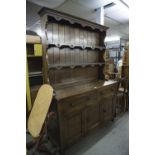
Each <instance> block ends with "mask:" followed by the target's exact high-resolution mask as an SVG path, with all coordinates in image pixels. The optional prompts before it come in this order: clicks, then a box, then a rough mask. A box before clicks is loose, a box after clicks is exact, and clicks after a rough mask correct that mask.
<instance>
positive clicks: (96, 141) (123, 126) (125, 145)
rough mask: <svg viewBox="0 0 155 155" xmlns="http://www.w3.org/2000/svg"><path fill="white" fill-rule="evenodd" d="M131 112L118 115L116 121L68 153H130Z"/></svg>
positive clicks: (83, 140)
mask: <svg viewBox="0 0 155 155" xmlns="http://www.w3.org/2000/svg"><path fill="white" fill-rule="evenodd" d="M128 154H129V114H128V113H127V112H126V113H124V114H122V115H120V116H117V118H116V119H115V121H114V122H110V123H109V124H108V125H106V127H103V128H100V129H98V130H95V131H94V132H93V133H91V134H90V135H88V136H86V137H85V138H84V139H82V140H80V142H78V143H76V144H74V145H73V146H72V147H70V148H69V149H68V150H66V155H128Z"/></svg>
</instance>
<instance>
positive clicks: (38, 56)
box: [27, 54, 42, 58]
mask: <svg viewBox="0 0 155 155" xmlns="http://www.w3.org/2000/svg"><path fill="white" fill-rule="evenodd" d="M27 57H28V58H41V57H42V55H37V56H35V55H30V54H29V55H27Z"/></svg>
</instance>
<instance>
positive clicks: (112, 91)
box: [99, 85, 116, 96]
mask: <svg viewBox="0 0 155 155" xmlns="http://www.w3.org/2000/svg"><path fill="white" fill-rule="evenodd" d="M115 93H116V85H112V86H108V87H106V88H103V89H101V90H100V91H99V95H100V96H109V95H114V94H115Z"/></svg>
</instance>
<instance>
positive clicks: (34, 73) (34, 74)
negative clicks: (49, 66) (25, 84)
mask: <svg viewBox="0 0 155 155" xmlns="http://www.w3.org/2000/svg"><path fill="white" fill-rule="evenodd" d="M37 76H43V73H42V72H41V71H36V72H29V77H37Z"/></svg>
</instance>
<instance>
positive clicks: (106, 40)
mask: <svg viewBox="0 0 155 155" xmlns="http://www.w3.org/2000/svg"><path fill="white" fill-rule="evenodd" d="M118 40H120V37H119V36H109V37H106V38H105V42H110V41H118Z"/></svg>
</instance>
